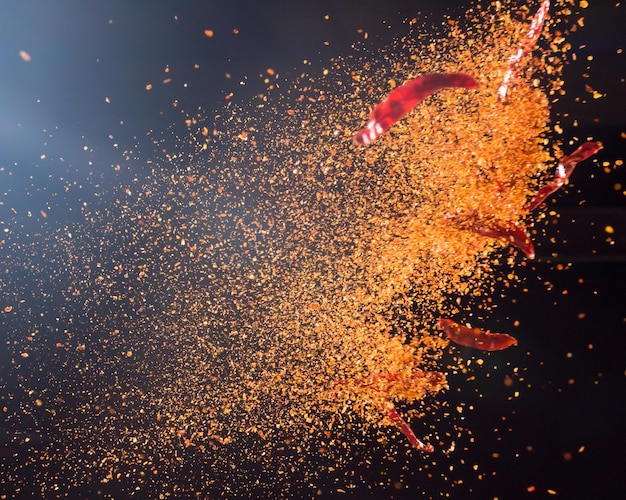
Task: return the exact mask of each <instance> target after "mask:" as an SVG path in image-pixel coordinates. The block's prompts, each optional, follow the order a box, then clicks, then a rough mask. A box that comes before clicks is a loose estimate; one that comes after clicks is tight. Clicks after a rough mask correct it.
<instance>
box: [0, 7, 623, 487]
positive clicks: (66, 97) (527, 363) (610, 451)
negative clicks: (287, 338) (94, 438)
mask: <svg viewBox="0 0 626 500" xmlns="http://www.w3.org/2000/svg"><path fill="white" fill-rule="evenodd" d="M589 3H590V5H589V7H588V8H586V9H584V14H585V28H584V29H581V30H579V31H577V32H576V33H575V34H573V35H572V36H571V38H570V43H572V45H573V46H574V47H578V46H581V45H584V47H582V48H580V49H578V50H576V52H577V54H578V60H577V61H576V62H575V63H572V64H570V65H569V66H568V67H567V68H566V75H565V79H566V81H567V85H566V89H567V90H568V94H567V95H566V96H565V97H564V98H563V99H562V100H561V101H560V102H559V103H557V104H556V105H555V113H561V114H563V113H570V118H567V119H565V118H564V119H563V120H562V123H563V125H564V126H563V128H564V129H565V132H564V134H565V136H566V137H578V138H581V139H584V138H586V137H590V138H593V139H594V140H601V141H603V143H604V145H605V149H604V150H603V151H601V152H600V154H599V155H598V156H597V157H598V162H599V163H596V164H594V163H591V162H588V163H585V164H584V166H583V165H581V166H579V167H578V169H577V170H576V172H575V173H574V175H573V176H572V179H571V183H570V184H569V186H568V187H567V189H566V190H565V191H564V192H560V193H558V194H557V195H555V196H553V197H552V198H551V201H550V202H549V207H550V208H551V209H555V210H556V211H557V212H558V213H560V217H559V218H558V219H557V218H556V217H550V218H549V219H554V223H550V224H547V225H545V226H544V225H540V226H538V227H537V232H538V234H537V235H536V241H537V255H538V259H537V261H536V262H535V263H529V264H527V265H526V266H523V267H520V268H519V269H518V272H519V274H520V275H521V277H522V278H523V283H522V284H521V285H519V286H518V287H517V289H515V290H513V291H509V292H507V293H508V295H507V296H506V297H505V298H504V299H503V300H502V301H501V303H500V305H499V308H498V312H497V314H495V315H494V317H493V318H492V321H493V329H498V328H499V329H501V330H503V331H509V332H511V333H513V334H516V336H517V337H518V339H519V343H520V345H519V347H518V348H517V349H515V350H509V351H506V356H504V355H503V354H499V355H493V356H491V357H489V356H484V355H476V354H475V353H474V352H469V351H466V352H461V354H462V355H463V356H466V357H467V358H468V359H472V358H476V359H478V358H482V359H485V363H484V364H483V365H482V366H480V367H478V368H476V371H475V372H474V375H475V378H474V379H473V380H471V381H468V380H467V376H462V377H458V380H455V379H452V380H451V385H453V386H458V387H459V388H460V391H462V392H461V393H455V392H454V391H451V393H450V394H449V398H448V399H449V401H450V405H451V407H454V399H455V398H456V397H458V398H459V401H465V402H470V401H471V400H472V398H474V399H475V401H474V402H473V404H474V406H475V410H474V411H473V412H468V414H467V415H466V420H465V424H466V426H467V427H468V428H469V429H471V430H472V433H473V437H474V442H473V443H471V444H470V445H469V446H470V447H469V451H467V452H464V453H463V454H462V457H463V458H464V460H465V463H459V459H458V458H455V459H452V460H451V466H452V465H454V467H456V470H457V471H458V472H457V473H454V474H450V477H454V478H455V479H456V480H458V479H459V477H460V478H461V479H462V481H463V482H462V484H457V485H455V486H454V487H451V488H446V486H445V485H444V484H443V483H442V482H441V481H437V480H432V479H428V478H427V477H425V476H423V475H421V474H419V473H416V474H414V475H411V476H409V479H405V482H404V484H403V486H402V488H403V489H402V490H400V491H398V490H393V491H390V490H387V489H385V488H377V487H376V486H375V484H376V482H377V481H379V480H380V477H381V475H383V476H387V475H391V476H393V475H394V474H400V471H395V470H394V465H393V464H392V465H390V464H388V463H385V464H381V466H380V468H377V467H376V465H375V464H374V465H372V466H371V467H370V468H368V469H367V470H365V471H361V473H362V474H365V475H367V477H368V478H369V480H370V484H369V485H364V486H362V487H360V488H357V489H356V490H353V491H350V492H348V493H336V492H335V493H333V492H334V489H333V484H332V481H331V480H330V479H329V483H328V485H327V487H326V488H325V489H324V490H323V491H324V495H325V496H326V497H329V498H330V497H332V496H335V495H336V496H348V495H354V497H355V498H359V497H364V496H377V497H379V498H387V497H394V498H401V497H402V498H405V497H406V498H409V497H413V496H420V495H424V496H427V497H434V498H445V497H446V494H447V493H449V494H450V496H451V497H452V498H496V497H497V498H499V499H507V498H527V497H528V498H544V497H546V498H551V497H553V496H554V495H553V494H552V493H550V492H549V491H548V490H553V491H555V492H556V496H557V497H560V498H626V474H625V473H624V471H625V470H626V452H625V451H624V450H625V448H626V433H625V431H624V421H625V419H626V410H625V407H626V405H625V402H624V399H625V396H626V392H625V389H626V384H625V376H626V362H625V361H624V359H625V356H626V323H625V321H626V306H625V299H626V293H625V283H626V222H625V221H626V197H625V196H624V192H625V190H626V174H625V171H624V167H621V168H614V165H615V161H616V160H620V159H623V158H624V156H625V155H624V153H625V149H626V148H625V142H624V141H625V139H624V137H623V134H624V133H626V119H625V118H624V112H625V111H626V106H625V105H624V97H623V95H624V90H625V84H624V78H625V77H626V65H625V63H624V57H625V56H624V54H623V53H620V52H619V51H618V49H621V48H624V45H626V44H625V43H624V42H625V41H626V40H625V38H626V37H625V35H624V32H623V29H624V28H623V26H626V7H625V6H624V5H621V6H619V5H618V6H616V2H610V1H594V0H590V2H589ZM467 6H469V2H450V1H438V2H427V1H417V0H415V1H412V2H410V1H404V2H402V1H397V0H387V1H376V2H374V1H369V0H361V1H353V0H349V1H348V0H346V1H317V2H304V1H282V0H281V1H274V2H252V1H250V2H244V1H232V2H226V1H223V2H208V1H207V2H199V1H186V2H174V1H172V2H163V1H151V2H129V1H106V2H84V1H78V0H76V1H71V0H62V1H56V2H49V1H19V2H18V1H14V2H11V1H6V2H3V5H2V12H1V15H0V202H3V204H2V205H0V230H3V229H4V228H5V227H6V228H9V229H10V231H11V234H12V235H13V236H12V237H13V238H20V233H21V232H23V233H30V232H33V231H38V230H41V227H42V226H45V228H46V231H51V232H53V231H54V230H55V228H61V227H63V226H64V225H65V224H68V223H71V222H72V221H75V220H79V219H80V208H79V206H80V204H81V203H83V202H90V201H91V200H92V199H94V197H96V196H97V195H98V191H99V189H100V188H99V186H101V185H103V186H106V185H107V183H114V182H117V180H119V179H118V177H117V175H118V174H114V173H113V170H112V169H111V168H110V166H111V165H114V164H116V163H118V162H119V161H120V152H121V151H123V150H127V151H130V153H129V154H130V157H131V158H132V157H133V155H135V156H136V163H134V164H133V168H136V173H138V174H146V173H147V172H149V163H148V160H149V159H150V155H151V154H152V153H151V152H150V151H149V149H145V147H144V148H143V149H142V147H140V145H141V144H143V141H144V140H145V137H146V133H148V132H149V131H162V130H166V129H168V127H170V126H171V125H172V123H174V122H175V121H176V120H180V114H179V109H188V110H193V109H194V108H196V107H198V106H203V107H204V108H208V109H211V108H219V106H220V105H221V103H222V102H223V100H224V96H225V95H226V94H229V93H230V92H233V93H235V98H236V99H240V100H241V101H245V99H247V98H248V97H249V96H251V95H254V94H255V93H256V92H258V90H259V89H261V88H262V84H261V82H260V79H259V78H258V75H259V73H262V72H264V71H265V70H266V68H273V69H274V70H275V71H276V72H278V73H279V74H281V75H283V76H285V78H289V75H297V74H299V72H301V71H302V68H303V60H305V59H307V60H309V61H311V62H312V64H313V65H314V66H315V65H320V66H321V64H322V63H323V62H325V61H327V60H328V59H329V58H330V57H332V56H334V55H341V54H347V53H350V51H351V50H352V49H351V45H352V44H353V43H354V42H355V41H359V40H362V34H360V33H358V32H357V30H359V29H362V30H364V31H367V32H368V33H369V38H368V40H367V43H368V44H371V47H376V46H378V45H381V46H382V45H387V44H388V43H389V42H390V41H391V40H392V39H393V37H394V36H398V35H403V34H405V33H406V31H407V29H408V27H407V24H406V23H405V20H406V19H410V18H413V17H420V18H426V19H429V20H430V21H432V22H433V23H435V24H437V23H439V22H440V20H441V18H442V14H443V12H445V11H448V12H450V14H451V15H452V16H453V17H454V16H455V15H457V14H459V13H461V12H462V11H463V10H464V8H466V7H467ZM326 15H328V20H326V19H324V16H326ZM205 29H212V30H213V31H214V36H213V37H212V38H208V37H206V36H205V35H204V30H205ZM235 29H236V30H238V34H235V33H233V30H235ZM325 42H329V43H328V44H325ZM20 50H24V51H26V52H27V53H28V54H30V56H31V57H32V60H31V61H30V62H25V61H23V60H22V59H20V57H19V51H20ZM589 57H592V59H591V60H589V59H588V58H589ZM194 64H199V66H200V67H199V68H198V69H194ZM166 67H169V73H165V72H164V69H165V68H166ZM225 73H230V75H231V78H226V77H225ZM583 73H587V74H588V75H589V76H588V77H585V78H583V77H582V76H581V75H583ZM165 78H171V83H169V84H163V83H162V81H163V80H164V79H165ZM240 82H244V83H245V85H241V84H240ZM147 84H152V85H153V89H152V90H151V91H149V92H148V91H146V85H147ZM185 84H186V86H185ZM585 84H587V85H589V86H591V87H592V88H593V89H595V90H597V91H598V92H601V93H603V94H606V96H605V97H603V98H601V99H593V97H592V96H591V94H589V93H588V92H586V90H585ZM105 98H108V99H109V101H110V103H107V102H105ZM173 100H178V102H179V105H178V109H173V108H172V101H173ZM582 101H586V102H585V103H583V102H582ZM573 119H576V120H577V121H578V127H576V128H574V127H573V126H572V121H573ZM568 120H569V121H568ZM109 136H112V138H110V137H109ZM116 144H117V146H115V145H116ZM42 155H45V158H42ZM602 162H607V168H608V170H609V171H608V173H607V172H603V169H602V166H601V165H602ZM131 163H132V162H131ZM129 175H132V173H131V174H129ZM68 178H69V179H71V180H72V182H71V183H68ZM68 184H71V185H73V186H75V189H74V188H73V189H69V190H67V189H64V188H65V187H66V186H67V185H68ZM619 184H621V187H620V186H619ZM11 208H13V209H14V211H13V212H11V211H10V209H11ZM40 210H46V211H50V212H51V213H54V216H53V217H49V218H47V220H45V221H42V220H41V219H40V218H37V217H32V216H30V215H28V213H29V212H31V213H32V214H37V213H38V212H39V211H40ZM607 225H610V226H612V227H613V228H614V233H613V234H608V233H607V232H606V230H605V226H607ZM0 237H1V235H0ZM0 265H1V266H2V267H10V266H11V265H12V263H11V262H2V263H0ZM563 266H564V267H565V269H560V268H561V267H563ZM525 289H526V290H527V291H525ZM0 293H2V294H5V296H6V295H7V294H10V293H11V290H8V289H7V287H6V286H5V288H4V289H0ZM514 321H519V326H517V327H516V326H513V323H514ZM2 335H4V333H3V332H0V336H2ZM473 366H476V364H474V365H473ZM494 367H495V369H494ZM514 367H523V369H522V370H521V371H522V372H523V374H522V375H521V376H520V375H519V373H517V374H516V373H514V372H513V368H514ZM10 369H11V368H10V365H8V364H3V365H2V370H10ZM507 377H510V379H511V380H512V385H511V386H507V385H505V380H508V379H507ZM521 378H523V380H521ZM516 390H518V391H519V396H518V397H514V396H513V393H514V392H515V391H516ZM479 395H482V396H479ZM413 460H414V461H415V462H416V463H418V462H419V461H420V460H422V458H421V457H420V456H417V455H415V456H414V457H413ZM439 461H440V462H441V461H442V459H441V458H440V459H439ZM401 462H402V461H401ZM474 463H475V464H480V468H479V469H480V472H482V473H483V474H484V476H483V477H482V478H479V477H478V474H477V473H476V472H475V471H474V470H473V469H472V464H474ZM529 488H531V490H532V489H533V488H534V490H533V491H529ZM277 494H278V493H277Z"/></svg>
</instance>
